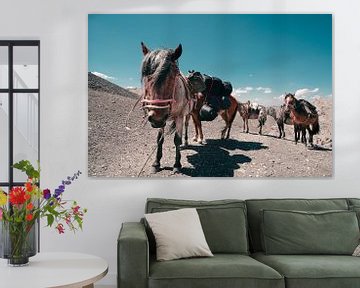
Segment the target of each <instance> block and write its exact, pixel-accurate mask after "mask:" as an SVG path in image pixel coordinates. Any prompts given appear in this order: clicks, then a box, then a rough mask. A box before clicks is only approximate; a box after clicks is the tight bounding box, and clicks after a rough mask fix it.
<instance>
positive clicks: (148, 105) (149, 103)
mask: <svg viewBox="0 0 360 288" xmlns="http://www.w3.org/2000/svg"><path fill="white" fill-rule="evenodd" d="M179 77H181V74H180V73H178V74H176V76H175V81H174V87H173V91H172V95H171V98H169V99H145V98H143V99H142V100H141V103H144V104H145V105H144V106H143V107H142V109H171V105H172V104H173V103H176V100H175V94H176V85H177V79H178V78H179ZM144 96H145V95H144ZM144 96H143V97H144ZM159 104H160V105H159ZM161 104H168V105H164V106H161Z"/></svg>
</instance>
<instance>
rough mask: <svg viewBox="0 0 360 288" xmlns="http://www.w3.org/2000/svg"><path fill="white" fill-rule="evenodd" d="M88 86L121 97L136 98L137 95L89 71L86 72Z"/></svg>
mask: <svg viewBox="0 0 360 288" xmlns="http://www.w3.org/2000/svg"><path fill="white" fill-rule="evenodd" d="M88 87H89V89H92V90H95V91H99V92H107V93H111V94H116V95H120V96H123V97H129V98H138V97H139V96H138V95H137V94H135V93H133V92H130V91H129V90H127V89H125V88H122V87H120V86H118V85H116V84H114V83H111V82H110V81H108V80H105V79H103V78H101V77H99V76H96V75H94V74H93V73H91V72H88Z"/></svg>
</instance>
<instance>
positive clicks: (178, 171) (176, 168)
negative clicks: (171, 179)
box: [173, 167, 181, 174]
mask: <svg viewBox="0 0 360 288" xmlns="http://www.w3.org/2000/svg"><path fill="white" fill-rule="evenodd" d="M173 172H174V174H179V173H180V172H181V167H174V168H173Z"/></svg>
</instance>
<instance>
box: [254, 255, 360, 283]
mask: <svg viewBox="0 0 360 288" xmlns="http://www.w3.org/2000/svg"><path fill="white" fill-rule="evenodd" d="M252 257H253V258H254V259H256V260H258V261H260V262H262V263H264V264H266V265H268V266H270V267H272V268H274V269H275V270H276V271H278V272H279V273H280V274H281V275H284V277H285V283H286V287H287V288H304V287H306V288H318V287H326V288H339V287H341V288H358V287H360V258H359V257H353V256H343V255H341V256H340V255H339V256H338V255H265V254H264V253H255V254H252Z"/></svg>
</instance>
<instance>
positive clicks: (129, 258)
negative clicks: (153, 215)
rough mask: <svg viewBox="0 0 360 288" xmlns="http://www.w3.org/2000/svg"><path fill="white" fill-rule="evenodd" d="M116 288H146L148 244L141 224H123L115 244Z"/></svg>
mask: <svg viewBox="0 0 360 288" xmlns="http://www.w3.org/2000/svg"><path fill="white" fill-rule="evenodd" d="M117 252H118V255H117V257H118V260H117V261H118V263H117V264H118V265H117V266H118V268H117V269H118V270H117V273H118V288H146V287H147V286H148V276H149V242H148V238H147V235H146V232H145V227H144V225H143V224H141V223H135V222H132V223H123V224H122V227H121V230H120V234H119V237H118V243H117Z"/></svg>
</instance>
